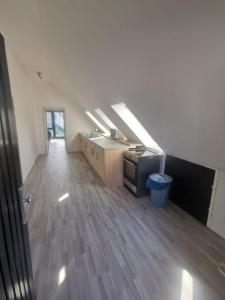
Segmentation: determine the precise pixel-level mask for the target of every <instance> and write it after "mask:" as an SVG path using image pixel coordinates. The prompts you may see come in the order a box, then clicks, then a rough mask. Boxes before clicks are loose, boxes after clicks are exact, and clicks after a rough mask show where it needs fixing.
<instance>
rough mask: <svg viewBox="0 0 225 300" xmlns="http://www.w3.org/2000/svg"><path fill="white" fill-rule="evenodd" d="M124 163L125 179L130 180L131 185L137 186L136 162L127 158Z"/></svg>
mask: <svg viewBox="0 0 225 300" xmlns="http://www.w3.org/2000/svg"><path fill="white" fill-rule="evenodd" d="M123 162H124V167H123V169H124V171H123V172H124V174H123V175H124V178H126V179H128V180H129V181H130V182H131V183H133V184H134V185H136V170H137V165H136V164H135V163H134V162H132V161H130V160H128V159H126V158H124V160H123Z"/></svg>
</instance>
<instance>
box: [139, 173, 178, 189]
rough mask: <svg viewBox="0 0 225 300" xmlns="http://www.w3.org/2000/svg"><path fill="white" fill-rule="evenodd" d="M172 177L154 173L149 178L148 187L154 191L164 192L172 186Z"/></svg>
mask: <svg viewBox="0 0 225 300" xmlns="http://www.w3.org/2000/svg"><path fill="white" fill-rule="evenodd" d="M172 181H173V179H172V177H171V176H169V175H165V174H161V173H154V174H151V175H149V176H148V179H147V181H146V183H145V185H146V187H148V188H150V189H153V190H163V189H165V188H167V187H168V186H169V185H171V184H172Z"/></svg>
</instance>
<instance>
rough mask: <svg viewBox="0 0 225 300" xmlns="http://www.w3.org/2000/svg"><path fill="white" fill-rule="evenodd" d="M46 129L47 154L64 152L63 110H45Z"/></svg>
mask: <svg viewBox="0 0 225 300" xmlns="http://www.w3.org/2000/svg"><path fill="white" fill-rule="evenodd" d="M45 120H46V126H45V128H47V143H48V145H47V152H48V153H55V152H59V151H65V111H64V109H54V108H51V109H45Z"/></svg>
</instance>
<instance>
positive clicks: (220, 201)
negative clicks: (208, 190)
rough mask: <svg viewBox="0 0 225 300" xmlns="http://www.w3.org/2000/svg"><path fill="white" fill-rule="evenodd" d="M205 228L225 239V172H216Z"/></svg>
mask: <svg viewBox="0 0 225 300" xmlns="http://www.w3.org/2000/svg"><path fill="white" fill-rule="evenodd" d="M207 226H208V227H209V228H211V229H212V230H213V231H215V232H216V233H218V234H219V235H221V236H222V237H223V238H225V172H222V171H216V176H215V180H214V188H213V194H212V199H211V203H210V209H209V216H208V222H207Z"/></svg>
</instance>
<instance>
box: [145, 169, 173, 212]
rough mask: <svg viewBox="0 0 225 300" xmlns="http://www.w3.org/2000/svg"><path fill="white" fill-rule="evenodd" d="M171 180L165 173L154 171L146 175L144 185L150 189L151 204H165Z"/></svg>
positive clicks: (158, 205) (160, 205)
mask: <svg viewBox="0 0 225 300" xmlns="http://www.w3.org/2000/svg"><path fill="white" fill-rule="evenodd" d="M172 182H173V179H172V177H170V176H168V175H165V174H161V173H154V174H151V175H149V176H148V179H147V181H146V184H145V185H146V187H148V188H150V189H151V203H152V205H153V206H155V207H165V206H166V203H167V200H168V197H169V192H170V188H171V186H172Z"/></svg>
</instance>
